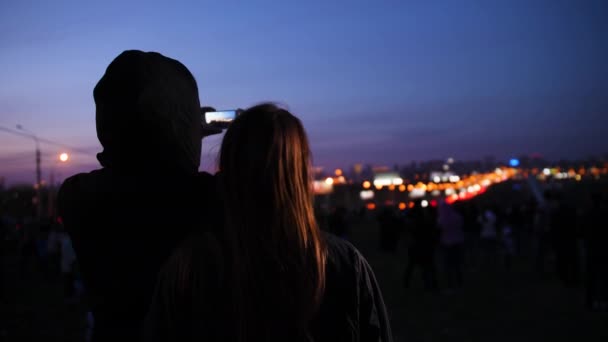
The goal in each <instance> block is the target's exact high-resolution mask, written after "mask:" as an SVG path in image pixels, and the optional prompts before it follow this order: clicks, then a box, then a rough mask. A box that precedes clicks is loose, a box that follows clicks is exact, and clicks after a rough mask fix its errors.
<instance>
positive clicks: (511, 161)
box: [509, 158, 519, 167]
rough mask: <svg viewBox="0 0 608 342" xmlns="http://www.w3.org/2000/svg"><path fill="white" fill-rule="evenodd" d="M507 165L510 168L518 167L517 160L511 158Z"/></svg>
mask: <svg viewBox="0 0 608 342" xmlns="http://www.w3.org/2000/svg"><path fill="white" fill-rule="evenodd" d="M509 165H510V166H511V167H518V166H519V159H516V158H511V160H509Z"/></svg>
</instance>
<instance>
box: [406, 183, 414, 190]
mask: <svg viewBox="0 0 608 342" xmlns="http://www.w3.org/2000/svg"><path fill="white" fill-rule="evenodd" d="M407 191H409V192H412V191H414V185H412V184H409V185H408V186H407Z"/></svg>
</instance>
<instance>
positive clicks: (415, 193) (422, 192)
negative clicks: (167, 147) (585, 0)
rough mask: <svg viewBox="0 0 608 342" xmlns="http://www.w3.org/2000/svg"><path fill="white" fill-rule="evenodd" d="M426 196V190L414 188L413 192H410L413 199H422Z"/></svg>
mask: <svg viewBox="0 0 608 342" xmlns="http://www.w3.org/2000/svg"><path fill="white" fill-rule="evenodd" d="M425 195H426V190H424V189H419V188H414V189H413V190H412V191H410V197H411V198H420V197H424V196H425Z"/></svg>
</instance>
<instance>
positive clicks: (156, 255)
mask: <svg viewBox="0 0 608 342" xmlns="http://www.w3.org/2000/svg"><path fill="white" fill-rule="evenodd" d="M94 98H95V104H96V126H97V136H98V138H99V141H100V143H101V145H102V146H103V151H102V152H101V153H99V154H98V155H97V158H98V160H99V162H100V164H101V166H102V168H101V169H99V170H95V171H92V172H90V173H86V174H77V175H75V176H72V177H70V178H68V179H67V180H66V181H65V182H64V184H63V185H62V187H61V189H60V191H59V195H58V197H59V198H58V202H59V213H60V216H61V218H62V220H63V222H64V225H65V228H66V230H67V231H68V233H69V235H70V237H71V239H72V242H73V246H74V250H75V252H76V255H77V262H78V265H79V269H80V273H81V276H82V279H83V281H84V285H85V291H86V293H87V299H88V302H89V304H90V307H91V310H92V312H93V316H94V319H95V329H94V336H93V339H94V340H96V341H107V340H111V339H115V338H117V337H120V338H121V339H120V340H123V339H122V338H126V340H134V339H136V338H137V336H139V331H140V325H141V321H142V319H143V317H144V315H145V313H146V311H147V309H148V305H149V302H150V298H151V296H152V293H153V290H154V286H155V284H156V278H157V273H158V271H159V269H160V268H161V265H162V264H163V263H164V262H165V259H166V258H167V257H168V256H169V255H170V254H171V252H172V251H173V249H174V248H175V247H176V246H177V245H178V244H179V243H180V242H181V240H182V239H183V238H184V237H185V236H186V235H188V234H190V233H191V231H192V230H194V229H201V227H202V229H205V228H209V229H210V227H212V226H215V223H214V222H216V219H215V218H216V217H217V216H218V215H219V213H221V210H218V208H216V206H217V201H216V198H217V196H216V195H215V182H214V178H213V176H211V175H209V174H206V173H199V172H198V167H199V163H200V154H201V125H200V122H201V111H200V104H199V98H198V89H197V85H196V81H195V79H194V77H193V76H192V74H191V73H190V72H189V71H188V69H187V68H186V67H185V66H184V65H183V64H181V63H180V62H178V61H176V60H173V59H170V58H167V57H165V56H163V55H161V54H159V53H154V52H141V51H125V52H123V53H122V54H120V55H119V56H118V57H117V58H116V59H114V61H112V63H111V64H110V65H109V66H108V68H107V70H106V72H105V74H104V75H103V77H102V78H101V80H100V81H99V83H98V84H97V86H96V87H95V90H94Z"/></svg>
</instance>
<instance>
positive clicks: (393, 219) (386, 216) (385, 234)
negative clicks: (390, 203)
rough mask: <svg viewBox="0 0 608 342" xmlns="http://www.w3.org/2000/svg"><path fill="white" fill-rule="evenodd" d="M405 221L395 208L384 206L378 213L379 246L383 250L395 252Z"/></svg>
mask: <svg viewBox="0 0 608 342" xmlns="http://www.w3.org/2000/svg"><path fill="white" fill-rule="evenodd" d="M402 227H403V222H402V220H401V218H400V217H399V216H398V215H397V213H396V212H395V210H394V208H391V207H384V208H382V209H381V210H380V213H379V214H378V233H379V239H378V240H379V242H380V243H379V246H378V247H379V248H380V250H381V251H383V252H388V253H395V252H396V251H397V248H398V246H399V234H400V233H401V231H402Z"/></svg>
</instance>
